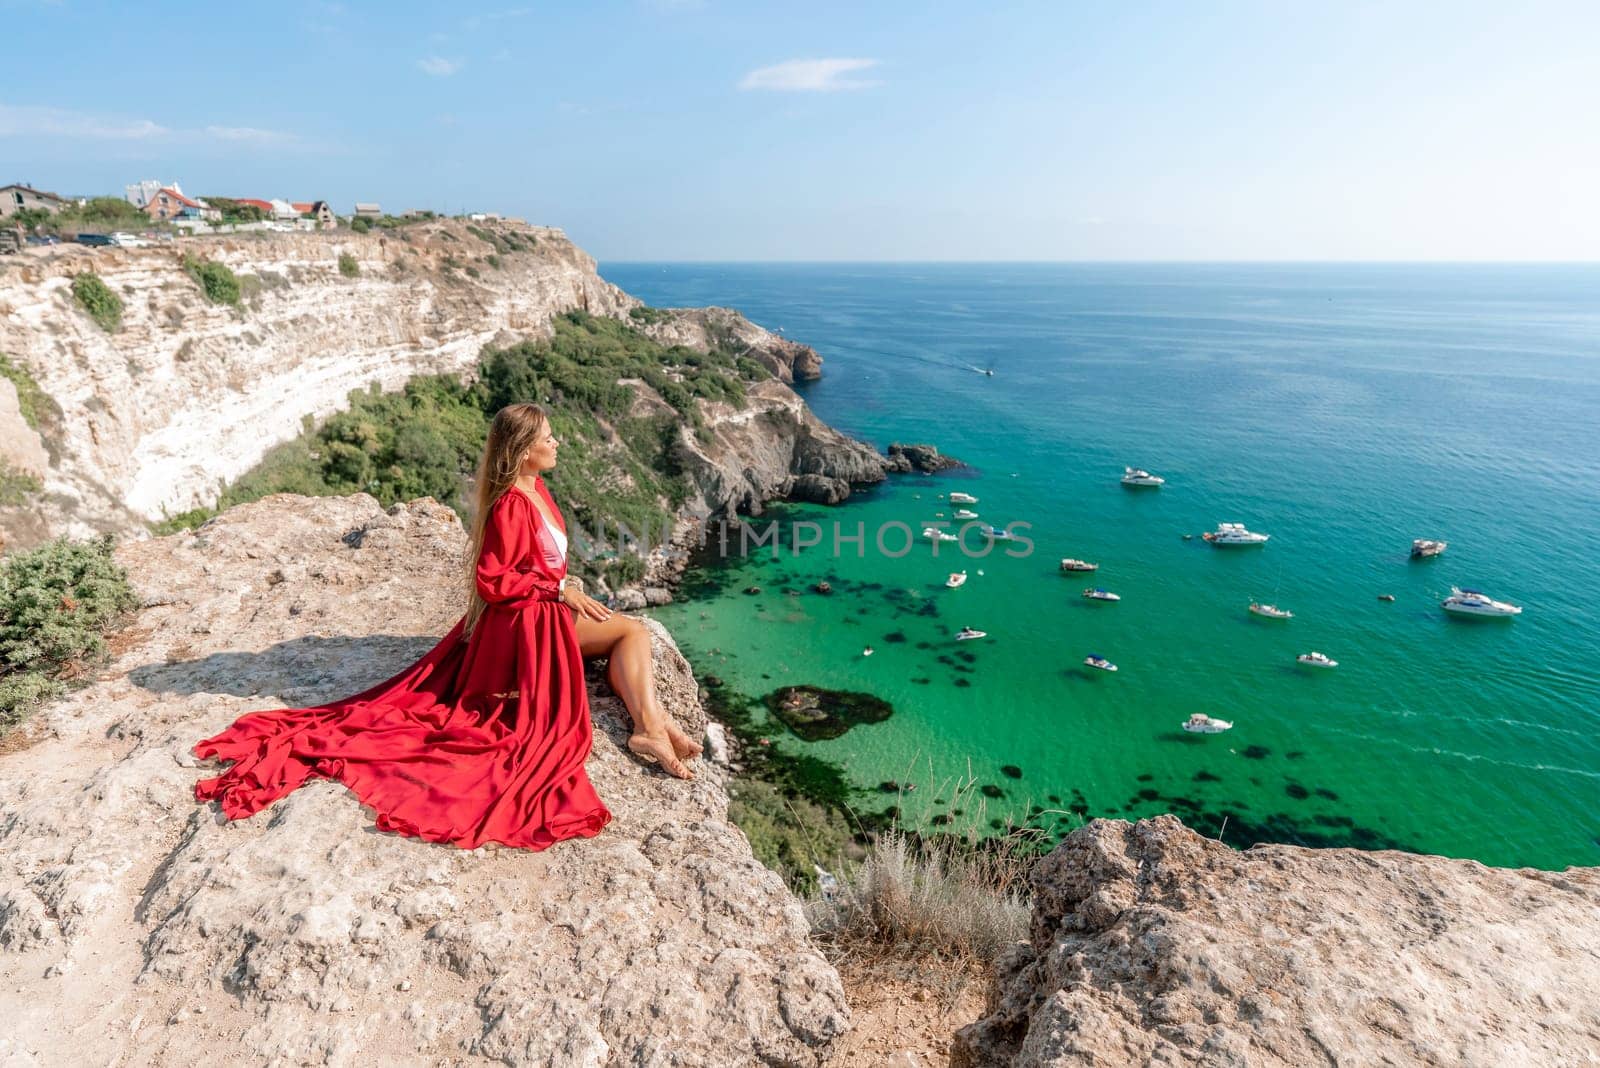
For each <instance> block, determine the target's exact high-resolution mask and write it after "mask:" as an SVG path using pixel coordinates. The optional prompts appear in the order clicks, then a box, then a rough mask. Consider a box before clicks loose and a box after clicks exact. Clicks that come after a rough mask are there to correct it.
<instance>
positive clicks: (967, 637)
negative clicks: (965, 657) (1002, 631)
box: [956, 627, 989, 642]
mask: <svg viewBox="0 0 1600 1068" xmlns="http://www.w3.org/2000/svg"><path fill="white" fill-rule="evenodd" d="M988 636H989V632H988V631H986V630H973V629H972V628H971V627H962V628H961V629H960V630H958V631H956V641H958V642H969V641H971V640H972V639H974V638H987V637H988Z"/></svg>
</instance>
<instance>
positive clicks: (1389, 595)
mask: <svg viewBox="0 0 1600 1068" xmlns="http://www.w3.org/2000/svg"><path fill="white" fill-rule="evenodd" d="M1378 600H1380V601H1393V600H1394V594H1392V593H1380V594H1378Z"/></svg>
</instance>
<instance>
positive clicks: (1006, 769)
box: [1000, 764, 1022, 779]
mask: <svg viewBox="0 0 1600 1068" xmlns="http://www.w3.org/2000/svg"><path fill="white" fill-rule="evenodd" d="M1000 774H1002V775H1007V776H1009V777H1011V778H1013V779H1020V778H1022V769H1021V768H1019V767H1017V766H1016V765H1015V764H1001V765H1000Z"/></svg>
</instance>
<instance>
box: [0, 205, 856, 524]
mask: <svg viewBox="0 0 1600 1068" xmlns="http://www.w3.org/2000/svg"><path fill="white" fill-rule="evenodd" d="M185 254H189V255H192V256H196V257H198V258H200V259H205V260H214V261H217V262H220V263H223V264H225V265H227V266H228V267H229V268H230V269H231V270H232V271H233V272H234V273H235V274H236V275H237V276H238V278H239V280H240V283H241V287H242V291H243V297H242V300H241V302H240V304H239V306H238V307H233V306H230V305H226V304H212V303H209V302H208V301H207V299H206V297H205V295H204V293H203V292H202V290H201V288H200V286H199V284H198V283H197V282H196V281H195V280H194V279H193V278H192V277H191V276H190V275H189V273H187V272H186V271H185V270H184V266H183V261H182V260H183V256H184V255H185ZM341 257H346V260H345V264H344V269H343V270H342V269H341ZM352 267H353V270H352ZM89 270H92V271H94V272H96V273H97V274H98V275H99V276H100V277H101V278H102V279H103V280H104V281H105V283H106V284H107V285H108V286H109V287H110V289H111V290H112V291H113V292H114V293H116V294H117V295H118V296H119V297H120V298H121V299H122V301H123V304H124V312H123V316H122V323H121V326H120V327H119V328H118V329H117V330H116V331H115V332H112V333H107V332H106V331H105V330H104V329H102V328H101V327H100V326H99V325H97V324H96V323H95V322H94V321H93V320H92V319H91V318H90V317H89V316H88V315H87V314H86V313H85V312H84V311H83V310H82V309H81V308H80V307H79V306H78V305H77V303H76V302H75V301H74V298H73V295H72V280H73V278H74V276H75V275H77V274H78V273H80V272H83V271H89ZM572 309H583V310H586V311H589V312H591V313H593V314H596V315H605V316H612V317H616V318H620V319H622V320H623V321H626V322H628V323H629V324H630V325H633V326H636V327H638V328H639V329H640V330H642V331H644V332H646V333H649V334H651V335H652V336H654V337H656V338H657V339H658V340H661V341H663V342H666V343H668V344H675V343H676V344H686V345H689V346H691V347H695V348H699V349H701V350H705V349H706V348H707V347H709V346H711V345H714V344H722V345H725V346H728V347H730V349H731V351H734V352H736V353H738V354H739V355H748V356H749V357H751V358H752V359H755V360H757V361H758V362H760V363H761V364H763V365H764V366H765V367H767V369H768V370H769V371H771V372H772V373H773V374H774V375H775V376H776V377H777V379H778V380H777V381H774V382H771V383H768V384H766V385H765V386H763V387H762V388H761V389H760V390H759V391H758V392H757V394H756V396H755V397H754V398H753V399H752V403H751V404H750V405H748V406H746V407H744V408H741V409H738V410H732V409H730V410H726V411H719V412H716V413H714V416H713V418H714V422H715V423H716V424H717V425H716V426H715V427H714V428H713V429H714V431H715V432H716V434H717V437H716V438H715V439H714V440H713V441H712V442H711V443H710V444H709V445H703V444H702V445H697V446H696V447H694V448H693V449H692V450H691V451H692V452H693V454H694V464H693V467H694V468H695V471H694V477H695V480H696V482H697V484H698V485H699V486H700V487H701V491H702V498H701V506H702V509H703V510H708V511H715V510H719V509H720V510H732V509H733V508H735V507H738V506H740V505H742V504H748V503H749V502H751V501H758V500H764V499H767V498H769V497H771V496H775V495H780V494H781V492H782V491H783V490H784V489H785V488H786V481H785V480H786V479H789V478H791V477H793V476H798V475H800V474H805V473H817V474H821V475H825V476H826V477H828V478H831V479H836V480H869V481H870V480H876V479H879V478H882V477H883V471H884V470H886V465H885V463H884V461H883V460H882V459H881V458H878V457H876V456H875V454H874V453H873V452H872V450H870V449H868V448H866V447H865V446H862V445H860V444H859V443H856V442H851V441H850V440H849V439H847V438H845V437H843V436H842V435H839V434H837V433H835V432H834V431H832V430H831V429H829V428H827V427H826V426H824V425H823V424H822V423H820V422H819V421H818V420H817V419H816V418H815V417H814V416H813V415H812V414H811V413H810V411H809V409H807V408H806V407H805V405H804V404H803V403H802V402H800V399H799V398H798V397H796V396H795V395H794V393H793V392H792V391H790V390H789V389H788V387H787V386H786V385H785V384H784V383H786V382H792V381H793V380H795V379H796V378H802V379H803V378H808V377H815V376H816V375H817V373H818V368H819V366H820V364H821V360H820V358H819V357H818V356H817V354H816V353H815V352H814V351H812V350H811V349H808V348H806V347H805V346H804V345H799V344H797V343H795V342H792V341H789V340H787V339H784V338H780V337H777V336H776V335H773V334H771V333H768V332H767V331H765V330H763V329H761V328H760V327H758V326H755V325H754V324H752V323H749V322H748V321H746V320H745V319H743V318H742V317H741V316H739V315H738V314H737V313H735V312H731V311H728V310H726V309H684V310H677V311H670V312H663V311H660V310H656V309H645V308H643V307H642V306H641V305H640V303H639V301H637V300H635V299H634V298H633V297H630V296H629V295H627V294H626V293H623V292H622V291H621V290H619V289H617V288H616V287H615V286H613V285H611V284H609V283H607V282H606V281H604V280H603V279H602V278H601V277H600V276H599V275H598V274H597V273H596V271H595V264H594V261H593V260H592V259H591V258H590V257H589V256H588V255H587V254H585V253H584V252H583V251H582V250H580V249H578V248H577V247H576V246H574V245H573V244H572V243H571V242H570V241H569V240H568V239H567V237H566V235H565V234H563V233H562V232H561V231H559V230H553V229H548V228H542V227H524V226H511V225H509V224H501V225H499V227H498V228H496V229H491V230H485V229H483V228H480V227H473V226H468V225H465V224H462V223H457V222H435V223H423V224H416V225H412V226H408V227H405V228H404V229H401V230H396V231H390V232H388V233H383V234H380V233H376V232H375V233H372V234H367V235H360V234H354V233H350V232H348V231H337V232H331V233H296V234H248V235H231V236H219V237H208V238H200V239H194V240H190V241H184V242H181V243H179V244H178V245H176V246H170V247H163V248H152V249H95V250H89V249H84V248H77V247H73V246H62V247H60V248H54V249H32V250H29V251H28V252H27V253H26V254H25V255H23V256H19V257H8V258H7V261H6V262H5V263H4V264H0V354H7V355H8V357H9V359H10V360H11V361H12V363H13V364H15V365H16V366H18V367H20V368H21V369H22V370H23V371H25V372H26V373H27V374H28V375H29V376H30V377H31V378H32V379H33V380H34V381H35V382H37V384H38V385H39V386H40V387H41V388H42V390H43V392H44V394H45V395H46V396H47V397H48V398H49V401H50V402H51V403H52V411H51V412H50V419H49V422H48V425H41V426H37V427H30V426H29V425H27V424H26V423H25V422H24V421H23V420H22V419H21V417H20V415H19V413H18V412H17V411H16V408H15V404H14V403H13V402H12V401H11V399H10V397H9V394H8V393H7V394H6V395H4V396H0V438H4V439H5V440H6V441H7V443H8V444H7V447H6V449H5V455H6V457H7V458H8V461H7V462H8V463H11V464H13V465H14V466H21V467H25V468H27V469H30V470H34V471H36V472H38V473H39V474H42V476H43V492H42V493H40V494H37V495H34V496H33V497H32V498H31V499H30V500H29V501H27V502H26V503H25V504H23V505H17V506H11V507H0V537H6V538H7V540H8V542H9V543H10V544H13V545H26V544H31V543H33V542H34V541H37V540H39V539H40V538H42V537H44V536H47V535H48V534H55V533H66V534H70V535H73V536H77V537H82V536H86V535H88V534H90V533H94V532H98V531H110V532H114V533H120V534H136V533H138V532H141V531H142V530H143V528H144V525H145V523H146V522H148V521H149V520H152V519H159V518H161V517H162V516H163V515H172V514H178V513H180V512H183V511H186V510H188V509H190V508H195V507H200V506H206V505H210V504H212V503H213V502H214V501H215V499H216V495H217V490H218V488H219V487H220V486H221V485H222V484H223V483H225V482H229V481H232V480H234V479H236V478H238V477H239V476H240V475H241V474H243V473H244V472H245V471H247V470H249V469H250V468H251V467H252V466H254V465H255V464H256V463H257V462H258V461H259V460H260V459H261V457H262V455H263V454H264V453H265V452H266V451H267V450H268V449H269V448H271V447H272V446H273V445H276V444H278V443H280V442H282V441H285V440H288V439H290V438H292V437H294V436H295V435H297V434H298V433H300V431H301V429H302V420H303V419H304V418H306V417H311V418H313V419H319V418H321V417H324V416H326V415H328V414H330V413H332V412H334V411H337V410H340V409H341V408H343V407H345V405H346V403H347V400H346V398H347V394H348V393H349V391H350V390H352V389H355V388H360V387H364V386H366V385H368V384H369V383H372V382H376V383H378V384H379V385H380V386H381V387H382V388H385V389H394V388H398V387H399V386H400V385H401V384H403V383H404V382H405V381H406V380H407V379H408V378H411V377H412V376H415V375H419V374H428V373H440V372H463V371H467V370H469V369H471V368H472V367H473V365H474V364H475V362H476V360H477V358H478V355H479V353H480V351H481V349H482V348H483V346H484V345H485V344H486V343H489V342H491V341H498V342H507V341H511V340H514V339H516V338H520V337H526V336H540V335H544V334H547V333H548V332H549V329H550V325H549V324H550V318H551V316H552V315H554V314H557V313H560V312H564V311H569V310H572ZM635 312H637V314H630V313H635ZM9 386H10V383H8V382H5V381H3V380H0V392H4V391H6V390H7V389H8V388H9ZM730 450H732V451H730ZM737 450H744V451H743V452H740V451H737ZM46 454H48V463H47V464H43V465H42V469H41V461H40V458H41V457H42V456H45V455H46Z"/></svg>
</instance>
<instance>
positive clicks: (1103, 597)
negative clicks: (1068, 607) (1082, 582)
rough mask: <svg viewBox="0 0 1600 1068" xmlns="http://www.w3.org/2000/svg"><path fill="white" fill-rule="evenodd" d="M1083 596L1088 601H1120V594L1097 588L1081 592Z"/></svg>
mask: <svg viewBox="0 0 1600 1068" xmlns="http://www.w3.org/2000/svg"><path fill="white" fill-rule="evenodd" d="M1083 595H1084V596H1085V597H1087V598H1089V600H1091V601H1120V600H1122V596H1121V594H1116V593H1112V592H1111V591H1110V590H1102V589H1101V588H1100V587H1099V586H1092V587H1090V588H1089V589H1087V590H1084V591H1083Z"/></svg>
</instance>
